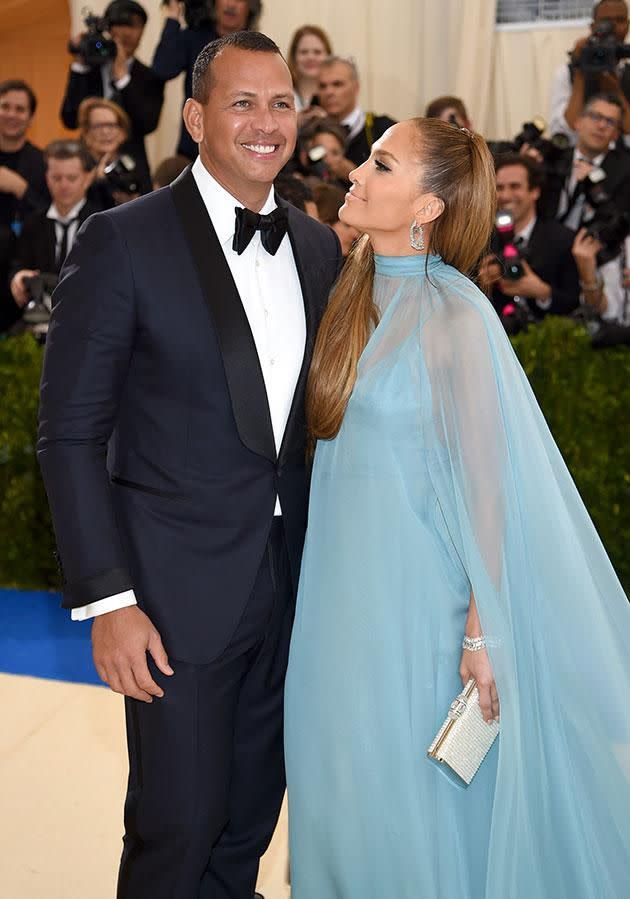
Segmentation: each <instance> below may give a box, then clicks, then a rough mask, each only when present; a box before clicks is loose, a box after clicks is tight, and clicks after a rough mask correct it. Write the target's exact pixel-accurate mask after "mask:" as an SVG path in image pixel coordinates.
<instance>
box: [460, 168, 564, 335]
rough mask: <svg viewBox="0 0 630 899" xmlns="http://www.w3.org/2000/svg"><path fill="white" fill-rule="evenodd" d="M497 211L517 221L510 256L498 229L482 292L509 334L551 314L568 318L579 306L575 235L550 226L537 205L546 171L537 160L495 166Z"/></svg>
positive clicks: (486, 262) (484, 268) (482, 267)
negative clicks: (574, 253)
mask: <svg viewBox="0 0 630 899" xmlns="http://www.w3.org/2000/svg"><path fill="white" fill-rule="evenodd" d="M496 175H497V207H498V209H499V211H500V212H501V213H508V214H509V216H510V217H511V220H512V230H513V234H512V235H511V238H510V243H509V246H510V249H511V250H512V251H516V253H515V254H514V252H512V253H511V254H510V255H509V257H508V255H507V253H506V252H505V244H504V242H503V241H502V240H501V238H500V234H499V232H498V231H497V230H495V233H494V234H493V237H492V243H491V249H492V255H489V256H486V257H485V259H484V260H483V261H482V263H481V265H480V268H479V273H478V284H479V287H480V288H481V289H482V290H483V291H484V293H486V295H487V296H488V298H489V299H490V301H491V302H492V305H493V306H494V308H495V309H496V311H497V313H498V314H499V316H500V318H501V320H502V321H503V324H504V326H505V328H506V330H507V331H509V332H510V333H514V332H515V331H516V330H519V329H520V327H523V326H524V325H525V324H526V323H527V322H529V321H538V320H540V319H542V318H543V317H544V316H545V315H547V314H548V313H552V314H554V315H566V314H568V313H569V312H572V311H573V309H575V308H576V307H577V305H578V301H579V284H578V273H577V269H576V266H575V261H574V259H573V256H572V255H571V247H572V244H573V238H574V234H573V232H572V231H569V229H568V228H565V227H564V226H563V225H561V224H560V223H559V222H556V221H545V220H544V219H542V218H540V217H539V216H538V214H537V210H536V203H537V201H538V199H539V197H540V191H541V186H542V183H543V177H544V175H543V170H542V168H541V167H540V165H538V163H536V162H535V161H534V160H533V159H531V158H529V157H528V156H522V155H518V154H508V155H506V156H504V157H502V158H500V159H499V160H497V163H496Z"/></svg>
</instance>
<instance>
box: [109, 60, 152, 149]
mask: <svg viewBox="0 0 630 899" xmlns="http://www.w3.org/2000/svg"><path fill="white" fill-rule="evenodd" d="M130 76H131V77H130V79H129V83H128V84H127V85H126V86H125V87H124V88H123V89H122V90H121V91H116V93H115V94H114V97H113V99H114V100H115V102H116V103H119V104H120V106H122V108H123V109H124V110H125V112H126V113H127V115H128V116H129V118H130V119H131V124H132V128H133V131H134V134H136V135H141V136H144V135H145V134H151V132H152V131H155V129H156V128H157V126H158V123H159V121H160V113H161V111H162V103H163V101H164V81H163V80H162V79H161V78H159V77H158V75H156V73H155V72H154V71H153V70H152V69H149V68H147V67H146V66H143V65H142V63H139V62H137V61H134V64H133V66H132V68H131V73H130Z"/></svg>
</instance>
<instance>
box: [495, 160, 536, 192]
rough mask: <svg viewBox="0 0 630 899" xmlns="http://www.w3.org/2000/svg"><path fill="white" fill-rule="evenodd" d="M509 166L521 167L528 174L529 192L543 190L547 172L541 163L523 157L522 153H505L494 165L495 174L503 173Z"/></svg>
mask: <svg viewBox="0 0 630 899" xmlns="http://www.w3.org/2000/svg"><path fill="white" fill-rule="evenodd" d="M508 165H520V166H521V168H523V169H525V171H526V172H527V187H528V188H529V190H536V188H542V186H543V184H544V182H545V171H544V169H543V167H542V166H541V164H540V163H539V162H536V160H535V159H532V157H531V156H523V155H521V154H520V153H503V154H502V155H501V156H499V157H498V159H497V160H496V162H495V164H494V170H495V172H499V171H501V169H504V168H506V167H507V166H508Z"/></svg>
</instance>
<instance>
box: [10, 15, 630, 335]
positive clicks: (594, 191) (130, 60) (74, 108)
mask: <svg viewBox="0 0 630 899" xmlns="http://www.w3.org/2000/svg"><path fill="white" fill-rule="evenodd" d="M162 5H163V13H164V17H165V18H164V26H163V30H162V33H161V36H160V39H159V42H158V45H157V47H156V50H155V53H154V56H153V61H152V64H151V66H146V65H144V64H143V63H141V62H140V61H139V60H138V59H137V58H136V56H135V53H136V51H137V48H138V45H139V43H140V40H141V38H142V34H143V30H144V28H145V25H146V23H147V12H146V10H145V9H144V7H143V6H142V5H141V4H140V3H138V2H136V0H114V2H112V3H110V4H109V6H108V7H107V8H106V10H105V12H104V14H103V16H102V17H98V16H94V15H91V14H89V15H87V17H86V19H85V23H84V27H83V30H82V32H81V33H80V34H79V35H76V36H74V37H73V38H72V39H71V40H70V43H69V50H70V52H71V54H72V57H73V61H72V64H71V65H70V68H69V72H68V79H67V84H66V89H65V94H64V96H63V98H61V100H60V112H59V115H60V122H62V123H63V125H64V126H65V127H66V128H68V129H78V136H77V137H76V138H75V139H67V138H63V139H58V140H54V141H52V142H51V143H49V144H48V145H47V146H46V147H45V148H43V149H40V148H38V147H35V146H33V144H32V143H30V142H29V141H28V139H27V133H28V129H29V126H30V125H31V123H32V122H33V119H34V117H35V116H36V114H37V97H36V96H35V93H34V92H33V90H32V89H31V87H30V86H29V85H28V84H27V83H26V82H25V81H23V80H21V79H20V77H19V74H20V73H19V72H16V77H15V78H13V79H11V80H8V81H5V82H3V83H1V84H0V336H2V337H10V336H12V335H16V334H21V333H23V332H24V331H32V332H33V333H34V334H36V335H37V336H38V339H40V340H41V341H44V340H45V336H46V330H47V323H48V319H49V315H50V309H51V302H52V301H51V295H52V293H53V290H54V286H55V284H56V281H57V279H58V276H59V272H60V270H61V268H62V265H63V263H64V260H65V258H66V255H67V253H68V252H69V250H70V249H71V247H72V244H73V241H74V240H75V237H76V234H77V231H78V229H79V228H80V227H81V224H82V223H83V222H84V221H85V219H86V218H87V217H88V216H89V215H91V214H92V213H94V212H97V211H99V210H104V209H109V208H111V207H113V206H116V205H119V204H121V203H126V202H129V201H130V200H133V199H134V198H136V197H138V196H140V195H141V194H145V193H147V192H149V191H151V190H155V189H159V188H161V187H164V186H166V185H167V184H169V183H170V182H171V181H172V180H174V178H176V177H177V175H178V174H179V173H180V172H181V171H182V170H183V169H184V168H185V167H186V166H187V165H188V164H189V162H190V161H191V160H192V159H194V158H195V156H196V149H197V148H196V146H195V145H194V144H193V142H192V140H191V138H190V136H189V135H188V133H187V132H186V131H185V129H184V128H183V126H182V128H181V131H180V133H179V134H178V135H176V134H173V156H171V157H169V158H167V159H164V160H163V161H162V162H161V163H160V164H159V165H158V166H157V167H156V168H155V169H154V170H153V171H152V172H151V171H150V167H149V163H148V159H147V153H146V149H145V137H146V136H147V135H149V134H151V133H152V132H153V131H155V129H156V128H157V127H158V124H159V121H160V114H161V111H162V105H163V99H164V86H165V84H166V82H168V81H169V80H171V79H173V78H175V77H177V76H178V75H180V74H181V73H182V72H184V73H185V77H184V97H183V99H185V97H186V96H190V94H191V85H192V69H193V65H194V62H195V59H196V57H197V54H198V53H199V51H200V50H201V49H202V47H204V46H205V45H206V44H207V43H208V42H209V41H211V40H213V39H214V38H216V37H218V36H223V35H226V34H229V33H231V32H234V31H239V30H244V29H255V28H256V26H257V22H258V19H259V16H260V13H261V2H260V0H186V2H185V3H180V2H179V0H164V2H163V4H162ZM628 25H629V21H628V5H627V3H626V2H623V0H603V2H600V3H598V4H596V5H595V7H594V10H593V18H592V23H591V25H590V29H589V31H588V33H587V34H585V35H584V36H583V38H581V39H580V40H579V41H578V42H577V43H576V44H575V46H574V47H573V48H572V49H570V51H569V52H568V60H567V63H563V64H562V65H561V66H560V67H559V68H558V71H557V73H556V75H555V77H554V80H553V83H552V84H551V85H550V91H549V110H548V120H549V122H548V125H547V123H546V122H545V121H544V120H543V119H541V118H536V117H534V118H532V121H529V122H526V123H524V125H523V128H522V130H521V132H520V133H519V134H518V135H517V136H516V137H514V138H513V139H511V140H504V141H489V143H490V146H491V149H492V151H493V154H494V156H495V160H496V187H497V210H498V212H497V219H496V228H495V232H494V236H493V239H492V243H491V246H490V247H489V248H488V253H487V255H486V256H485V257H484V258H483V259H482V260H481V263H480V265H479V268H478V271H477V273H476V280H477V283H478V285H479V287H480V288H481V289H482V290H483V291H484V293H485V294H486V295H487V296H488V298H489V300H490V302H491V303H492V305H493V306H494V308H495V310H496V312H497V314H498V315H499V316H500V318H501V320H502V322H503V324H504V326H505V328H506V330H507V331H508V333H510V334H513V333H516V332H518V331H520V330H522V329H523V328H526V327H528V326H531V325H534V324H535V323H536V322H539V321H540V320H542V319H543V318H544V317H545V316H546V315H549V314H553V315H563V316H569V315H572V316H576V317H579V318H582V319H583V320H584V321H585V323H586V326H587V328H588V329H589V331H590V333H591V335H592V337H593V342H594V344H595V345H600V346H605V345H610V344H615V343H628V342H630V337H629V335H630V237H629V234H630V44H628V43H626V39H627V35H628ZM286 58H287V61H288V63H289V66H290V69H291V73H292V75H293V81H294V89H295V103H296V109H297V113H298V124H299V137H298V143H297V147H296V150H295V154H294V156H293V159H292V160H291V162H290V163H289V165H288V166H286V168H285V170H284V171H283V172H282V173H281V174H280V176H279V177H278V179H277V183H276V189H277V192H278V194H279V195H281V196H283V197H284V198H285V199H287V200H288V201H289V202H291V203H293V204H294V205H295V206H297V207H298V208H300V209H302V210H303V211H304V212H306V213H307V214H309V215H312V216H314V217H317V218H318V219H319V220H320V221H322V222H324V223H326V224H328V225H329V226H330V227H331V228H333V229H334V230H335V231H336V232H337V235H338V237H339V240H340V242H341V246H342V250H343V253H344V256H345V255H347V254H348V253H349V252H350V250H351V248H352V245H353V243H354V241H355V240H356V238H357V237H358V236H359V235H358V233H357V232H355V231H354V230H353V229H352V228H350V227H349V226H347V225H344V224H343V223H342V222H340V221H339V220H338V216H337V213H338V210H339V208H340V207H341V205H342V204H343V202H344V195H345V192H346V190H347V189H348V186H349V183H350V182H349V175H350V173H351V171H352V170H353V169H354V168H355V167H356V166H358V165H360V164H361V163H363V162H364V161H365V160H366V159H367V158H368V157H369V155H370V150H371V146H372V144H373V143H374V142H375V141H376V140H377V139H378V138H379V137H380V136H381V135H382V134H383V133H384V132H385V131H386V130H387V128H388V127H389V126H390V125H392V124H393V123H394V120H393V119H392V118H390V117H389V116H387V115H380V114H379V115H377V114H376V113H375V112H372V111H369V110H366V109H363V108H362V106H361V105H360V103H359V94H360V73H359V71H358V70H357V66H356V64H355V62H354V60H353V59H351V58H350V57H347V56H344V55H336V54H335V52H334V51H333V47H332V44H331V41H330V39H329V37H328V36H327V34H326V33H325V32H324V31H323V30H322V29H321V28H320V27H318V26H315V25H305V26H303V27H302V28H300V29H298V30H297V31H296V33H295V34H294V35H293V38H292V40H291V43H290V46H289V47H288V48H287V54H286ZM417 113H418V114H419V115H426V116H429V117H438V118H441V119H444V120H446V121H449V122H451V123H452V125H453V127H459V128H468V129H473V128H474V124H473V123H472V122H471V121H470V118H469V115H468V113H467V110H466V106H465V103H464V101H463V100H462V99H460V98H458V97H451V96H444V97H438V98H436V99H434V100H432V101H431V102H430V103H428V105H427V107H426V109H419V110H417Z"/></svg>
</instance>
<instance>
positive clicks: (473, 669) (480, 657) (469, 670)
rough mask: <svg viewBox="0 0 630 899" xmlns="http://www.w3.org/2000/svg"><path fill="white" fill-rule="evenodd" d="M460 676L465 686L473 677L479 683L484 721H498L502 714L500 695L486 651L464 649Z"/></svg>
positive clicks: (480, 703)
mask: <svg viewBox="0 0 630 899" xmlns="http://www.w3.org/2000/svg"><path fill="white" fill-rule="evenodd" d="M459 674H460V676H461V679H462V684H463V685H464V686H466V684H467V683H468V681H469V680H470V679H471V677H472V678H474V679H475V681H476V682H477V689H478V690H479V705H480V707H481V711H482V714H483V719H484V721H488V722H490V721H492V720H493V719H494V720H495V721H498V720H499V712H500V708H499V695H498V693H497V685H496V684H495V682H494V674H493V673H492V666H491V664H490V659H489V657H488V653H487V652H486V650H485V649H479V650H478V651H477V652H471V651H470V650H469V649H464V650H463V651H462V660H461V662H460V665H459Z"/></svg>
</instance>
